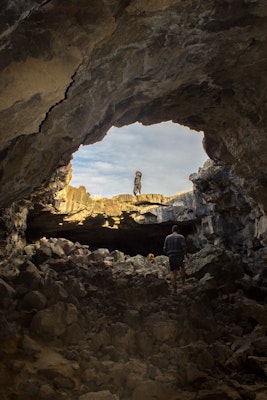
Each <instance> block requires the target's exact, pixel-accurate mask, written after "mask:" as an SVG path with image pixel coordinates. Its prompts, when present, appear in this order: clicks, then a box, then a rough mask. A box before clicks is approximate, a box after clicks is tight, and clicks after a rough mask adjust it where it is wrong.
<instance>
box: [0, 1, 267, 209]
mask: <svg viewBox="0 0 267 400" xmlns="http://www.w3.org/2000/svg"><path fill="white" fill-rule="evenodd" d="M266 17H267V12H266V5H265V1H264V0H256V1H255V0H238V1H235V2H230V1H228V0H222V1H220V2H218V1H217V0H207V1H205V2H204V1H201V0H194V1H193V2H192V1H183V2H181V1H180V0H155V1H139V0H138V1H130V0H129V1H126V2H122V1H119V0H114V1H112V2H110V1H101V2H99V1H98V0H93V1H90V2H88V1H86V0H80V1H75V0H66V1H64V4H62V2H60V1H58V0H53V1H52V0H50V1H42V0H39V1H37V0H36V1H34V0H27V1H26V0H25V1H21V2H12V3H11V2H9V1H7V0H4V1H2V4H1V10H0V22H1V24H0V26H1V33H0V40H1V46H0V49H1V50H0V82H1V88H0V132H1V136H0V160H1V164H0V185H1V193H0V206H1V207H6V206H8V205H10V203H11V202H12V201H14V200H19V199H21V198H23V197H25V196H28V195H30V194H31V193H32V192H33V191H36V190H37V189H40V188H41V187H43V186H45V185H46V184H48V182H49V180H50V178H51V176H52V174H53V173H54V171H55V170H56V169H57V168H59V167H61V166H64V165H67V164H68V162H69V161H70V159H71V155H72V154H73V152H74V151H75V150H77V148H78V147H79V145H80V144H81V143H83V144H92V143H95V142H96V141H99V140H101V139H102V138H103V137H104V135H105V134H106V132H107V130H108V129H109V128H110V127H111V126H112V125H115V126H122V125H124V124H130V123H133V122H136V121H140V122H142V123H144V124H153V123H157V122H161V121H165V120H173V121H174V122H179V123H182V124H184V125H187V126H189V127H191V128H194V129H195V130H203V131H204V134H205V147H206V151H207V153H208V155H209V156H210V157H211V158H213V159H215V160H221V161H223V162H224V163H227V164H231V165H232V166H233V168H234V171H235V173H236V174H237V175H239V176H240V177H242V178H243V180H244V185H245V187H246V189H247V190H248V192H249V193H250V195H251V197H253V198H254V199H255V200H256V202H257V203H260V204H263V205H264V207H266V206H267V194H266V190H265V186H266V171H265V166H266V133H265V131H266V128H265V127H266V122H267V121H266V118H267V112H266V111H267V110H266V104H267V103H266V90H265V87H266V80H267V77H266V74H265V66H266V58H267V39H266V38H267V35H266V33H267V24H266Z"/></svg>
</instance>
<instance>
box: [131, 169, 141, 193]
mask: <svg viewBox="0 0 267 400" xmlns="http://www.w3.org/2000/svg"><path fill="white" fill-rule="evenodd" d="M141 177H142V172H140V171H136V173H135V178H134V190H133V192H134V195H135V196H137V195H138V194H141Z"/></svg>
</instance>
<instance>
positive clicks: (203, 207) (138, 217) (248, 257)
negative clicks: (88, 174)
mask: <svg viewBox="0 0 267 400" xmlns="http://www.w3.org/2000/svg"><path fill="white" fill-rule="evenodd" d="M190 179H191V181H192V182H193V192H188V193H183V194H180V195H176V196H172V197H164V196H162V195H157V194H143V195H138V196H137V197H135V196H132V195H129V194H126V195H119V196H114V197H113V198H112V199H101V198H99V199H92V198H91V197H90V195H89V193H87V192H86V190H85V188H83V187H81V188H79V189H76V188H73V187H71V186H69V185H66V186H65V188H64V189H63V190H61V191H59V192H57V193H56V195H55V200H53V201H52V203H53V204H55V206H54V207H53V205H52V204H50V205H48V206H46V207H44V208H42V207H40V206H37V207H36V209H35V210H33V211H30V212H29V216H28V219H27V226H28V230H27V238H28V240H35V239H38V238H40V237H41V236H43V235H46V236H52V237H55V236H62V235H63V236H65V237H67V238H69V239H71V240H79V241H80V242H81V243H84V244H86V243H90V245H91V247H92V248H98V247H102V246H103V244H104V243H108V247H109V249H110V250H114V249H120V250H123V251H124V252H126V253H129V254H131V255H134V254H137V253H140V254H143V255H146V254H147V253H149V252H153V253H154V254H156V255H158V254H161V252H162V242H163V240H164V237H165V235H167V234H168V233H169V232H170V230H171V225H173V224H174V223H175V224H178V225H179V226H180V229H181V231H182V233H183V234H185V235H186V239H187V245H188V248H189V251H190V252H191V253H192V252H195V251H197V250H200V249H201V248H203V247H204V246H206V245H207V244H215V245H219V246H221V247H223V248H225V249H228V250H231V251H234V252H235V253H238V254H239V255H240V256H241V257H242V259H243V261H244V262H246V263H247V264H249V266H250V267H252V266H254V267H255V271H254V272H255V273H257V266H258V265H259V264H261V265H264V264H265V263H266V259H267V218H266V215H265V214H264V212H263V210H262V209H261V208H260V207H259V206H258V205H257V204H256V203H255V201H253V200H252V199H251V198H250V197H249V196H248V195H247V194H246V192H245V190H244V187H243V185H242V181H241V180H240V178H238V177H237V176H236V175H234V174H233V172H232V170H231V168H229V167H225V166H223V165H221V164H218V163H215V162H213V161H212V160H208V161H207V162H206V163H205V164H204V166H203V167H202V168H199V171H198V173H195V174H192V175H191V176H190ZM67 182H68V181H67Z"/></svg>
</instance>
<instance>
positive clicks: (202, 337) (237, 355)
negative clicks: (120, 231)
mask: <svg viewBox="0 0 267 400" xmlns="http://www.w3.org/2000/svg"><path fill="white" fill-rule="evenodd" d="M24 251H25V254H24V255H23V257H18V258H16V259H13V260H12V261H11V260H10V261H9V262H5V263H4V262H2V264H1V266H0V277H1V279H0V293H1V297H0V305H1V314H0V319H1V332H0V334H1V342H2V346H1V360H2V361H1V369H0V395H1V399H2V400H24V399H25V400H26V399H27V400H30V399H37V398H38V399H41V400H53V399H55V400H61V399H62V400H63V399H64V400H65V399H68V400H97V399H98V400H118V399H120V400H128V399H129V400H130V399H131V400H149V399H156V400H175V399H176V400H182V399H183V400H220V399H223V400H253V399H256V400H266V399H267V383H266V377H267V336H266V331H267V306H266V304H265V300H266V295H267V284H266V282H267V274H266V269H265V270H263V271H262V272H259V273H258V274H257V275H254V276H252V274H249V273H248V271H245V269H243V270H242V274H241V276H239V277H238V279H236V276H237V275H236V268H235V265H236V264H235V263H236V258H235V257H233V259H232V264H231V260H230V258H231V254H230V253H229V252H228V261H229V265H232V267H231V268H230V269H228V271H227V273H225V274H222V271H223V268H222V266H221V264H220V263H221V262H222V260H224V259H225V258H224V255H222V254H221V253H220V254H219V256H218V254H217V256H214V254H215V253H216V248H215V247H214V248H210V254H209V257H207V254H206V255H205V257H206V258H205V257H204V255H203V253H202V255H201V254H199V255H197V254H196V255H194V256H192V259H193V258H194V259H193V260H192V263H191V261H190V260H189V261H188V271H189V272H190V273H188V276H187V279H186V283H185V285H183V284H182V283H181V282H178V291H177V293H176V294H172V293H171V290H170V274H169V270H168V259H167V257H165V256H158V257H156V263H147V262H146V260H145V258H144V257H143V256H140V255H137V256H135V257H130V256H125V255H124V254H123V253H122V252H120V251H113V252H109V251H108V250H107V249H98V250H95V251H93V252H91V251H90V250H89V248H88V246H83V245H80V244H79V243H77V242H76V243H73V242H71V241H69V240H66V239H61V238H60V239H45V238H44V239H41V240H40V241H39V242H38V243H36V244H31V245H28V246H26V247H25V250H24ZM212 252H213V253H212ZM212 254H213V258H212ZM201 257H202V259H201ZM229 257H230V258H229ZM204 258H205V259H204ZM211 259H212V261H210V260H211ZM223 262H225V261H223ZM190 263H191V264H192V265H191V267H190ZM193 265H201V269H202V272H203V273H202V277H200V276H201V275H199V270H198V275H196V271H195V273H194V268H193V267H192V266H193ZM215 267H216V268H217V269H216V268H215ZM242 268H244V266H243V267H242ZM219 269H220V273H219V272H218V274H216V270H218V271H219ZM237 269H238V270H239V272H240V265H239V266H238V268H237ZM196 276H198V278H196Z"/></svg>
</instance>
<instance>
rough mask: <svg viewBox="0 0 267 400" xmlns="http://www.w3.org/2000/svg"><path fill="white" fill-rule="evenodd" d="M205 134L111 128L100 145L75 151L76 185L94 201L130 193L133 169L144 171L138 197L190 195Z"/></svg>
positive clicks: (167, 126) (166, 125)
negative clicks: (190, 176) (146, 195)
mask: <svg viewBox="0 0 267 400" xmlns="http://www.w3.org/2000/svg"><path fill="white" fill-rule="evenodd" d="M202 141H203V133H202V132H196V131H194V130H191V129H189V128H188V127H185V126H182V125H179V124H177V123H172V121H167V122H162V123H159V124H153V125H142V124H140V123H137V122H136V123H134V124H131V125H126V126H123V127H120V128H116V127H114V126H113V127H112V128H111V129H110V130H109V131H108V132H107V134H106V136H105V137H104V139H103V140H102V141H101V142H98V143H95V144H93V145H90V146H81V147H80V148H79V150H78V151H77V152H76V153H74V155H73V161H72V179H71V181H70V184H71V185H72V186H74V187H80V186H84V187H86V190H87V191H88V192H89V193H90V194H91V196H92V197H94V198H105V197H107V198H112V197H113V196H117V195H118V194H122V193H130V194H132V190H133V182H134V176H135V171H137V170H139V171H141V172H142V180H141V181H142V191H141V192H142V193H159V194H161V195H164V196H173V195H175V194H177V193H181V192H186V191H191V190H192V183H191V181H190V180H189V179H188V177H189V175H190V174H191V173H193V172H196V171H197V170H198V168H199V167H200V166H202V165H203V163H204V162H205V161H206V160H207V157H208V156H207V154H206V153H205V151H204V149H203V146H202Z"/></svg>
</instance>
